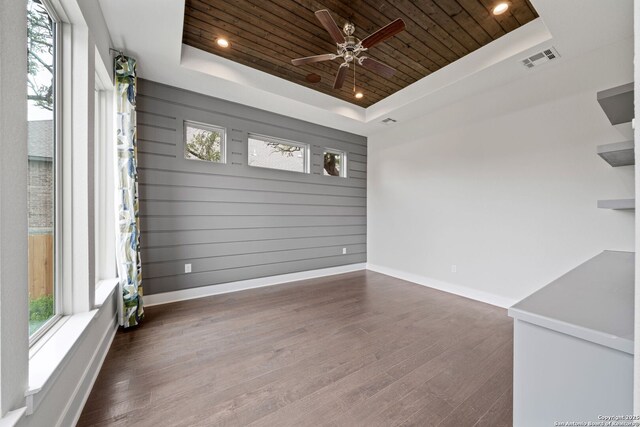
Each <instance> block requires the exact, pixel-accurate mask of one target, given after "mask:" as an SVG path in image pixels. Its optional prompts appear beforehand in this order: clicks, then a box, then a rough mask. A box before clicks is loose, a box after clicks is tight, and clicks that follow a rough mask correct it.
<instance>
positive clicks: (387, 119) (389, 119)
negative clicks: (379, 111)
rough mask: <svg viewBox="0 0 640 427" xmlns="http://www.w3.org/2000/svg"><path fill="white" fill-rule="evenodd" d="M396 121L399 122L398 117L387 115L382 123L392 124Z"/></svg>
mask: <svg viewBox="0 0 640 427" xmlns="http://www.w3.org/2000/svg"><path fill="white" fill-rule="evenodd" d="M396 122H397V120H396V119H392V118H391V117H387V118H386V119H384V120H383V121H382V124H385V125H390V124H392V123H396Z"/></svg>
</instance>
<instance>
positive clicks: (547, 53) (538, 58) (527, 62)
mask: <svg viewBox="0 0 640 427" xmlns="http://www.w3.org/2000/svg"><path fill="white" fill-rule="evenodd" d="M559 57H560V55H559V54H558V51H557V50H556V48H555V47H553V46H552V47H549V48H548V49H545V50H543V51H542V52H538V53H536V54H535V55H531V56H530V57H528V58H525V59H523V60H522V65H524V66H525V67H526V68H533V67H537V66H538V65H542V64H544V63H545V62H549V61H551V60H552V59H556V58H559Z"/></svg>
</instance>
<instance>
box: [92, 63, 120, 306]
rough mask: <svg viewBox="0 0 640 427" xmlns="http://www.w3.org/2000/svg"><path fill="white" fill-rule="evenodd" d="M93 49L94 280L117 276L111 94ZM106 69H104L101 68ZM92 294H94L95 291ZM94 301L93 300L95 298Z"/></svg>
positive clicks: (111, 91) (97, 281) (98, 283)
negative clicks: (94, 73) (94, 63)
mask: <svg viewBox="0 0 640 427" xmlns="http://www.w3.org/2000/svg"><path fill="white" fill-rule="evenodd" d="M99 62H100V61H99V59H98V56H97V53H96V77H95V79H96V80H95V92H94V95H95V99H94V104H95V108H96V110H95V111H94V120H95V121H94V134H95V136H94V137H95V140H94V168H93V171H94V177H95V178H94V206H95V209H94V221H95V222H94V224H95V249H94V250H95V284H94V286H96V287H97V286H99V285H100V283H101V282H102V281H104V280H111V279H115V278H117V275H118V273H117V264H116V222H117V212H116V199H117V195H116V190H115V180H116V178H115V177H116V172H117V165H116V162H115V159H116V147H115V145H114V144H112V139H113V127H114V102H113V98H114V94H113V86H112V85H111V84H110V82H109V81H108V80H109V78H108V76H101V75H100V72H99V71H98V70H99ZM104 71H105V72H106V69H105V70H104ZM94 296H95V295H94ZM94 305H96V304H95V302H94Z"/></svg>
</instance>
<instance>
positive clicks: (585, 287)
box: [509, 251, 635, 354]
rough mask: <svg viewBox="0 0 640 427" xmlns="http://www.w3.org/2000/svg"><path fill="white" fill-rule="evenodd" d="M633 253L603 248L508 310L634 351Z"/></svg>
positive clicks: (549, 326)
mask: <svg viewBox="0 0 640 427" xmlns="http://www.w3.org/2000/svg"><path fill="white" fill-rule="evenodd" d="M634 259H635V253H633V252H618V251H604V252H602V253H601V254H599V255H596V256H595V257H593V258H591V259H590V260H588V261H587V262H585V263H583V264H580V265H579V266H578V267H576V268H574V269H573V270H571V271H569V272H568V273H567V274H565V275H564V276H562V277H560V278H558V279H556V280H554V281H553V282H551V283H550V284H548V285H547V286H545V287H544V288H542V289H540V290H539V291H536V292H534V293H533V294H531V295H530V296H528V297H527V298H525V299H523V300H522V301H520V302H518V303H517V304H515V305H514V306H512V307H511V308H510V309H509V316H511V317H513V318H514V319H517V320H524V321H527V322H529V323H533V324H536V325H539V326H542V327H545V328H548V329H552V330H555V331H558V332H562V333H564V334H568V335H572V336H575V337H578V338H582V339H585V340H587V341H591V342H594V343H597V344H600V345H604V346H607V347H610V348H613V349H616V350H620V351H624V352H626V353H629V354H633V322H634V281H635V278H634V277H635V269H634Z"/></svg>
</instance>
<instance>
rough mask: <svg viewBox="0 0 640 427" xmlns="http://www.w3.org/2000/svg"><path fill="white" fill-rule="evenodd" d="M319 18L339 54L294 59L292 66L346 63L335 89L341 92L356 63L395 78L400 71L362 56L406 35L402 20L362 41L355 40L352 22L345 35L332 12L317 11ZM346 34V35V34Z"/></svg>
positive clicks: (334, 85) (348, 25)
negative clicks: (403, 34)
mask: <svg viewBox="0 0 640 427" xmlns="http://www.w3.org/2000/svg"><path fill="white" fill-rule="evenodd" d="M316 18H318V21H320V23H321V24H322V26H323V27H324V28H325V29H326V30H327V32H328V33H329V35H330V36H331V38H332V39H333V41H334V42H336V46H337V48H338V49H337V53H326V54H324V55H315V56H307V57H305V58H298V59H292V60H291V63H292V64H293V65H303V64H310V63H313V62H322V61H331V60H334V59H336V58H341V59H343V61H344V62H343V63H342V64H340V68H338V74H336V79H335V81H334V83H333V88H334V89H340V88H341V87H342V85H343V84H344V80H345V79H346V77H347V70H348V69H349V64H350V63H352V62H354V65H355V63H356V62H357V63H358V64H359V65H362V66H363V67H365V68H368V69H369V70H371V71H374V72H376V73H378V74H380V75H382V76H384V77H386V78H390V77H391V76H393V74H394V73H395V71H396V70H395V69H393V68H391V67H389V66H388V65H385V64H383V63H382V62H378V61H376V60H375V59H371V58H369V57H367V56H360V54H361V53H363V52H365V51H367V50H368V49H369V48H371V47H373V46H375V45H377V44H378V43H382V42H383V41H385V40H387V39H388V38H391V37H393V36H395V35H396V34H398V33H399V32H401V31H403V30H404V28H405V24H404V21H403V20H402V19H401V18H398V19H396V20H395V21H392V22H391V23H389V24H387V25H385V26H384V27H382V28H380V29H379V30H378V31H376V32H375V33H373V34H370V35H369V36H367V37H365V38H364V39H363V40H359V39H358V38H356V37H354V36H353V32H354V31H355V29H356V27H355V26H354V25H353V24H352V23H351V22H347V23H345V24H344V27H343V28H342V31H341V30H340V28H339V27H338V25H336V21H334V20H333V18H332V17H331V14H330V13H329V11H328V10H319V11H317V12H316ZM343 32H344V35H343V34H342V33H343Z"/></svg>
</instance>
